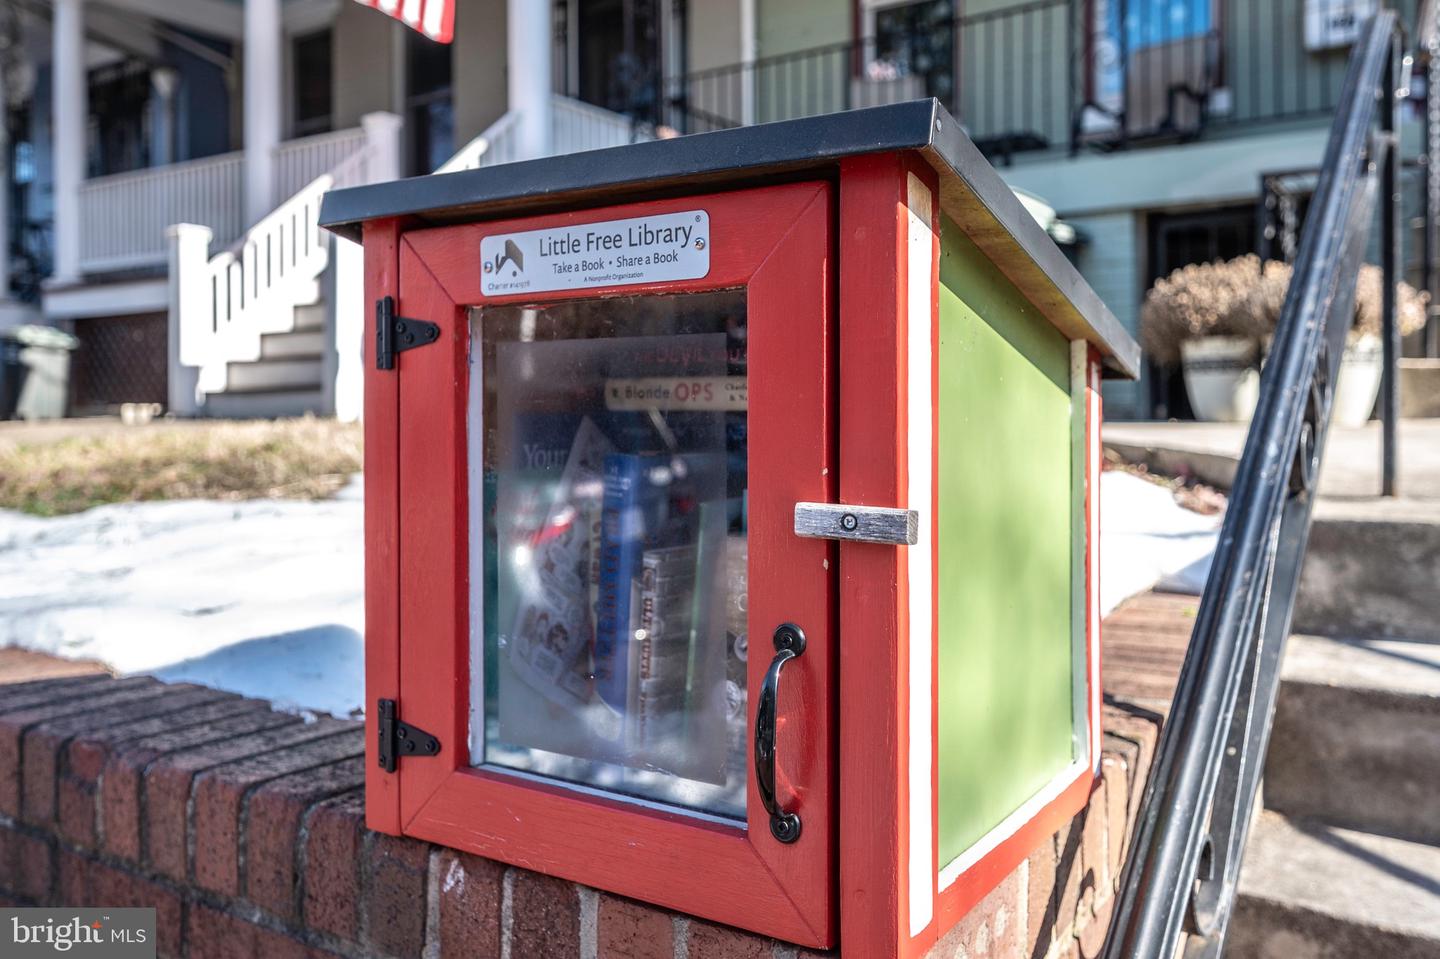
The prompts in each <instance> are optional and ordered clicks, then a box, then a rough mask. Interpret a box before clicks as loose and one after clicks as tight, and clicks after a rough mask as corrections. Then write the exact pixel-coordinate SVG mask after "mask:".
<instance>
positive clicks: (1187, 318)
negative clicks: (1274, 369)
mask: <svg viewBox="0 0 1440 959" xmlns="http://www.w3.org/2000/svg"><path fill="white" fill-rule="evenodd" d="M1259 277H1260V260H1259V258H1258V257H1255V256H1245V257H1240V258H1239V259H1236V260H1230V261H1229V262H1216V263H1195V264H1192V265H1190V266H1186V267H1182V268H1180V269H1178V270H1176V271H1175V272H1173V273H1171V274H1170V275H1169V276H1167V277H1164V278H1163V279H1160V280H1157V281H1156V283H1155V285H1154V286H1153V287H1151V288H1150V292H1149V293H1147V294H1146V295H1145V302H1144V305H1143V306H1142V307H1141V309H1140V342H1141V345H1142V346H1144V348H1145V351H1146V352H1147V353H1148V354H1149V355H1150V357H1151V359H1153V360H1154V361H1155V362H1157V363H1159V364H1161V365H1164V366H1172V367H1173V366H1179V367H1180V368H1181V370H1182V372H1183V374H1184V377H1185V392H1186V394H1187V395H1188V396H1189V397H1190V407H1191V409H1192V410H1194V412H1195V416H1196V418H1197V419H1201V420H1207V421H1212V422H1215V421H1231V422H1240V421H1244V420H1248V419H1249V418H1250V415H1251V414H1252V413H1254V411H1255V403H1256V401H1257V400H1258V399H1259V396H1260V340H1261V337H1262V336H1263V333H1264V331H1263V329H1262V327H1261V326H1260V325H1259V324H1258V323H1257V317H1256V316H1255V314H1254V311H1253V310H1252V309H1251V308H1250V303H1251V299H1252V297H1253V296H1254V293H1255V288H1256V285H1257V281H1258V279H1259Z"/></svg>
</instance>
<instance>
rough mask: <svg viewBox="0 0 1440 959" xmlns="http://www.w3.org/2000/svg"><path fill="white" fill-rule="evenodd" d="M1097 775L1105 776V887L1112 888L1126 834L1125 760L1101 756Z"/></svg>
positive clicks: (1122, 853) (1127, 802)
mask: <svg viewBox="0 0 1440 959" xmlns="http://www.w3.org/2000/svg"><path fill="white" fill-rule="evenodd" d="M1100 775H1101V776H1103V777H1104V778H1105V854H1106V856H1105V858H1106V862H1105V865H1106V868H1107V869H1108V870H1109V875H1110V883H1109V886H1108V889H1107V891H1109V892H1114V890H1115V887H1116V885H1117V884H1118V883H1119V881H1120V866H1121V865H1122V864H1123V863H1124V861H1125V851H1126V850H1125V846H1126V843H1127V842H1128V840H1129V835H1130V828H1129V822H1128V821H1127V817H1128V815H1129V809H1128V806H1129V799H1130V795H1129V792H1130V787H1129V783H1128V781H1127V777H1126V770H1125V764H1124V762H1123V761H1122V760H1121V759H1120V758H1119V757H1118V756H1112V755H1107V756H1104V757H1103V758H1102V759H1101V761H1100Z"/></svg>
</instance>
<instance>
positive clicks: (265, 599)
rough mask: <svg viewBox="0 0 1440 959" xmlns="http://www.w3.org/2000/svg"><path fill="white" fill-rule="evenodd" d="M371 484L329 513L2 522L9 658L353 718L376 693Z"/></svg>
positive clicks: (10, 516) (154, 509) (243, 507)
mask: <svg viewBox="0 0 1440 959" xmlns="http://www.w3.org/2000/svg"><path fill="white" fill-rule="evenodd" d="M361 522H362V510H361V499H360V484H359V483H358V482H355V483H352V484H351V485H350V486H347V487H346V488H345V489H344V490H343V491H342V492H341V494H340V496H339V497H338V498H337V499H335V500H331V501H327V502H318V503H312V502H299V501H288V500H256V501H251V502H243V503H231V502H212V501H181V502H171V503H126V504H120V505H114V506H101V507H98V508H96V509H92V510H88V511H86V512H84V513H77V514H75V515H72V516H62V517H57V518H54V519H37V518H35V517H30V516H24V515H21V514H19V513H13V512H8V511H3V510H0V646H6V645H11V644H13V645H18V646H25V647H27V648H30V649H38V650H43V651H45V652H50V653H55V654H56V655H59V656H65V657H70V658H89V659H98V660H100V661H102V662H105V663H108V664H110V665H111V666H113V667H114V668H115V669H116V670H118V671H119V672H122V673H134V672H143V673H151V674H153V675H155V676H158V677H160V678H162V679H168V680H174V681H181V680H184V681H189V682H196V683H202V684H204V685H207V686H216V687H219V688H222V689H228V690H233V691H235V692H240V693H244V694H247V695H252V696H260V697H264V698H267V699H273V700H275V701H276V702H277V703H279V704H280V705H282V706H289V707H294V708H305V709H313V710H318V711H321V712H330V713H335V714H337V715H341V716H343V715H345V714H347V713H349V712H350V711H351V710H353V709H358V708H359V707H360V703H361V700H362V694H363V691H364V671H363V655H362V642H361V636H362V634H363V632H364V623H365V620H364V607H363V599H364V555H363V536H362V525H361Z"/></svg>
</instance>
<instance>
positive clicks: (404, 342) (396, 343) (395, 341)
mask: <svg viewBox="0 0 1440 959" xmlns="http://www.w3.org/2000/svg"><path fill="white" fill-rule="evenodd" d="M438 339H440V327H439V326H438V325H437V324H434V323H428V322H426V321H425V320H412V319H410V318H409V317H406V316H396V315H395V300H394V298H393V297H389V296H382V297H380V299H378V300H376V301H375V369H377V370H393V369H395V354H396V353H404V352H405V351H406V350H413V349H415V348H416V347H417V346H429V345H430V344H431V343H434V342H435V341H436V340H438Z"/></svg>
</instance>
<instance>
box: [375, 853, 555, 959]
mask: <svg viewBox="0 0 1440 959" xmlns="http://www.w3.org/2000/svg"><path fill="white" fill-rule="evenodd" d="M362 855H363V856H364V862H363V866H362V868H363V869H364V874H365V877H366V883H367V884H366V887H365V907H364V916H365V942H366V943H367V944H368V945H370V946H373V947H376V948H378V949H379V950H380V951H381V952H384V953H386V954H389V955H395V956H418V955H419V954H420V951H421V950H422V949H424V948H425V919H426V913H427V911H428V910H427V909H425V908H424V906H425V903H426V902H427V901H428V899H427V897H428V896H429V888H428V883H427V873H428V869H429V865H430V847H429V846H427V845H425V844H424V843H421V842H416V841H415V840H413V839H400V838H398V837H395V836H386V835H383V834H381V833H371V834H370V836H369V840H368V841H367V842H366V844H365V849H364V852H363V854H362ZM577 948H578V947H577ZM512 955H514V956H516V957H517V959H518V957H519V956H521V955H524V953H512Z"/></svg>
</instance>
